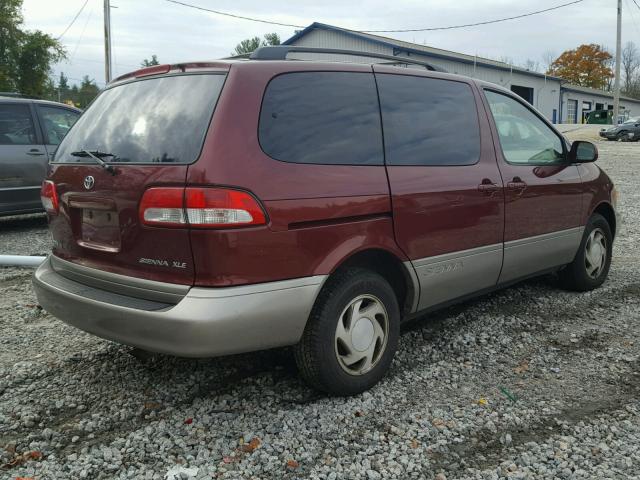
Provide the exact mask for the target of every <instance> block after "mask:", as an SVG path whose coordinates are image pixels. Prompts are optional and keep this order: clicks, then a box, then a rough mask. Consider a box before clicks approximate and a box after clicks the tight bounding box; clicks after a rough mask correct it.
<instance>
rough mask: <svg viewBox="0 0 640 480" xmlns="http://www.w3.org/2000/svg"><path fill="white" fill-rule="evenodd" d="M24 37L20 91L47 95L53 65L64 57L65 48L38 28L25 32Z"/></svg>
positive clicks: (19, 65) (28, 93)
mask: <svg viewBox="0 0 640 480" xmlns="http://www.w3.org/2000/svg"><path fill="white" fill-rule="evenodd" d="M23 37H24V39H23V41H22V45H21V47H20V51H19V53H18V71H17V87H18V91H19V92H20V93H23V94H25V95H30V96H35V97H45V96H46V95H47V94H48V93H49V92H48V90H49V89H50V87H51V82H49V74H50V73H51V65H52V64H53V63H56V62H58V61H60V60H62V59H63V58H64V56H65V54H64V49H63V47H62V46H61V45H60V43H58V41H57V40H55V39H54V38H52V37H50V36H49V35H47V34H45V33H42V32H40V31H38V30H36V31H35V32H27V33H24V34H23Z"/></svg>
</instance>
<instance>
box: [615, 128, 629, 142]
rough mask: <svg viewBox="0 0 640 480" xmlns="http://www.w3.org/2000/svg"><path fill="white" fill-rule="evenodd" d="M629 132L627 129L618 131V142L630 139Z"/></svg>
mask: <svg viewBox="0 0 640 480" xmlns="http://www.w3.org/2000/svg"><path fill="white" fill-rule="evenodd" d="M627 133H628V132H627V131H626V130H622V131H621V132H618V134H617V135H616V140H617V141H618V142H626V141H627V140H628V137H627Z"/></svg>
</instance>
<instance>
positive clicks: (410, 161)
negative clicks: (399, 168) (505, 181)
mask: <svg viewBox="0 0 640 480" xmlns="http://www.w3.org/2000/svg"><path fill="white" fill-rule="evenodd" d="M376 78H377V80H378V88H379V91H380V107H381V109H382V124H383V127H384V138H385V149H386V155H387V164H388V165H429V166H434V165H472V164H474V163H477V162H478V159H479V158H480V126H479V124H478V113H477V109H476V102H475V98H474V96H473V92H472V91H471V87H470V86H469V85H468V84H466V83H462V82H455V81H450V80H440V79H435V78H425V77H412V76H408V75H393V74H378V75H376Z"/></svg>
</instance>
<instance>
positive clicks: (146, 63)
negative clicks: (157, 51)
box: [140, 55, 160, 67]
mask: <svg viewBox="0 0 640 480" xmlns="http://www.w3.org/2000/svg"><path fill="white" fill-rule="evenodd" d="M154 65H160V62H159V61H158V56H157V55H151V60H147V59H146V58H145V59H144V60H143V61H142V63H141V64H140V66H141V67H153V66H154Z"/></svg>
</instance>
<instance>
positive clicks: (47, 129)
mask: <svg viewBox="0 0 640 480" xmlns="http://www.w3.org/2000/svg"><path fill="white" fill-rule="evenodd" d="M38 111H39V112H40V120H41V121H42V129H43V130H44V135H45V143H46V144H48V145H59V144H60V142H61V141H62V139H63V138H64V136H65V135H66V134H67V132H68V131H69V129H70V128H71V127H72V126H73V124H74V123H75V122H76V120H77V119H78V117H79V116H80V113H78V112H74V111H72V110H67V109H66V108H58V107H49V106H44V105H38Z"/></svg>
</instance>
